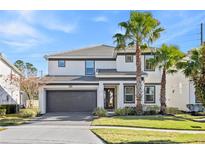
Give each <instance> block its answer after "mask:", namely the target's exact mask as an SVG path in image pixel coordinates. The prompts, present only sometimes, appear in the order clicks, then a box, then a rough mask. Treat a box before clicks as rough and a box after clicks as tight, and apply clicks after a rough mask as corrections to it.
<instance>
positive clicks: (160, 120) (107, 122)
mask: <svg viewBox="0 0 205 154" xmlns="http://www.w3.org/2000/svg"><path fill="white" fill-rule="evenodd" d="M92 125H95V126H124V127H139V128H156V129H175V130H205V123H203V122H195V121H192V120H188V119H184V118H181V117H174V116H116V117H103V118H99V119H95V120H94V121H93V122H92Z"/></svg>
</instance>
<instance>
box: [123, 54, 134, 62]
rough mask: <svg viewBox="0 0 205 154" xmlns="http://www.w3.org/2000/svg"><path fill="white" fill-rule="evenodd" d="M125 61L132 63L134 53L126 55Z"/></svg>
mask: <svg viewBox="0 0 205 154" xmlns="http://www.w3.org/2000/svg"><path fill="white" fill-rule="evenodd" d="M125 62H126V63H132V62H133V55H125Z"/></svg>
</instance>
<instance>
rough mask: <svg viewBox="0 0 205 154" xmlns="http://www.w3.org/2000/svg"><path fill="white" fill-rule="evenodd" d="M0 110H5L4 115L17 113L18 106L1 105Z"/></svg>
mask: <svg viewBox="0 0 205 154" xmlns="http://www.w3.org/2000/svg"><path fill="white" fill-rule="evenodd" d="M0 108H4V109H6V114H13V113H18V112H19V109H20V106H19V105H18V104H2V105H0Z"/></svg>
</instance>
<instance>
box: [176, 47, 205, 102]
mask: <svg viewBox="0 0 205 154" xmlns="http://www.w3.org/2000/svg"><path fill="white" fill-rule="evenodd" d="M177 67H178V68H179V69H181V70H182V71H183V72H184V74H185V76H186V77H189V78H190V79H191V80H193V82H194V86H195V95H196V97H197V99H198V100H199V101H200V102H201V103H203V104H204V105H205V45H203V46H201V47H200V48H196V49H193V50H191V51H190V52H189V54H188V56H187V57H186V59H183V61H180V62H179V63H178V64H177Z"/></svg>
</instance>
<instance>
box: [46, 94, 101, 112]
mask: <svg viewBox="0 0 205 154" xmlns="http://www.w3.org/2000/svg"><path fill="white" fill-rule="evenodd" d="M46 100H47V101H46V112H92V111H93V110H94V109H95V108H96V106H97V93H96V91H47V99H46Z"/></svg>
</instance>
